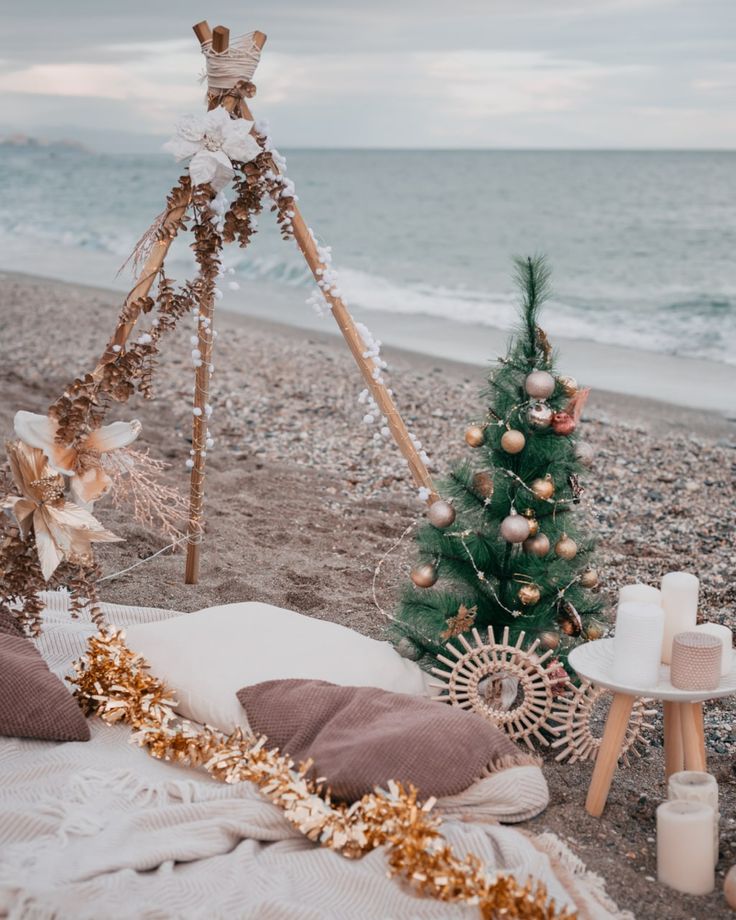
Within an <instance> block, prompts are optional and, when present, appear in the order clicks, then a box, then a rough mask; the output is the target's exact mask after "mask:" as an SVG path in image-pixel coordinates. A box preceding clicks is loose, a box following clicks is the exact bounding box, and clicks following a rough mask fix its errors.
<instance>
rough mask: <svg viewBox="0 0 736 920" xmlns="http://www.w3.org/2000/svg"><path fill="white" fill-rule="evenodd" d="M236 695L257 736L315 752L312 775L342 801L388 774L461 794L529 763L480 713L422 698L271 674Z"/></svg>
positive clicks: (440, 792)
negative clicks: (497, 771) (496, 772)
mask: <svg viewBox="0 0 736 920" xmlns="http://www.w3.org/2000/svg"><path fill="white" fill-rule="evenodd" d="M237 696H238V699H239V700H240V703H241V705H242V706H243V707H244V709H245V712H246V715H247V717H248V721H249V723H250V726H251V728H252V730H253V731H254V732H255V733H256V734H257V735H261V734H263V735H266V737H267V738H268V742H269V746H270V747H271V746H275V747H278V748H279V749H280V750H281V751H283V752H285V753H287V754H289V756H290V757H291V758H292V759H293V760H294V762H295V763H299V762H301V761H306V760H307V759H308V758H310V757H311V758H313V760H314V766H313V767H312V769H311V771H310V776H311V777H312V778H317V777H324V778H325V779H326V782H327V785H328V786H329V787H330V788H331V789H332V794H333V797H334V798H335V799H336V800H340V801H344V802H354V801H356V800H357V799H359V798H360V797H361V796H363V795H365V794H366V793H369V792H372V791H373V789H374V788H375V787H376V786H380V787H383V788H385V786H386V783H387V782H388V781H389V780H390V779H394V780H397V781H398V782H401V783H404V784H408V783H412V784H413V785H414V786H416V787H417V789H418V790H419V792H420V794H421V795H422V797H423V798H428V797H430V796H437V797H438V798H439V797H441V796H446V795H456V794H458V793H460V792H463V791H464V790H465V789H467V788H468V786H470V785H471V784H472V783H473V782H474V781H475V780H476V779H478V778H479V777H480V776H482V775H483V774H484V773H486V772H488V771H489V770H492V769H494V768H498V767H500V766H503V767H505V766H511V765H513V764H514V763H528V761H529V757H528V755H524V754H521V752H520V751H519V750H518V748H517V747H516V745H515V744H514V743H513V742H512V741H510V740H509V738H508V737H507V736H506V735H505V734H504V733H503V732H502V731H501V730H500V729H498V728H496V727H495V726H494V725H491V724H490V723H489V722H486V721H485V719H483V718H481V717H480V716H478V715H476V714H475V713H470V712H466V711H465V710H462V709H457V708H455V707H451V706H446V705H443V704H441V703H436V702H432V701H431V700H428V699H425V698H423V697H419V696H408V695H406V694H403V693H389V692H388V691H386V690H378V689H375V688H373V687H338V686H336V685H335V684H329V683H327V682H325V681H320V680H269V681H265V682H263V683H260V684H253V685H252V686H250V687H244V688H243V689H242V690H239V691H238V694H237Z"/></svg>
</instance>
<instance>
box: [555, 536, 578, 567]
mask: <svg viewBox="0 0 736 920" xmlns="http://www.w3.org/2000/svg"><path fill="white" fill-rule="evenodd" d="M577 552H578V545H577V543H576V542H575V541H574V540H572V539H570V537H568V535H567V534H566V533H563V534H562V536H561V537H560V539H559V540H558V541H557V543H555V553H556V554H557V555H558V556H559V557H560V559H567V560H568V561H569V560H570V559H574V558H575V556H576V555H577Z"/></svg>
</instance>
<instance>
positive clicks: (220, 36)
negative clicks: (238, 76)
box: [212, 26, 230, 54]
mask: <svg viewBox="0 0 736 920" xmlns="http://www.w3.org/2000/svg"><path fill="white" fill-rule="evenodd" d="M229 46H230V29H228V28H226V27H225V26H215V28H214V29H213V30H212V50H213V51H216V52H217V53H218V54H222V53H223V51H227V49H228V47H229Z"/></svg>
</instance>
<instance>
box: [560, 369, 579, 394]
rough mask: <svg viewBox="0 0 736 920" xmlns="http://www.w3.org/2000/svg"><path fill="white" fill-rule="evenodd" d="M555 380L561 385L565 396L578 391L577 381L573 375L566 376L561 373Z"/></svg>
mask: <svg viewBox="0 0 736 920" xmlns="http://www.w3.org/2000/svg"><path fill="white" fill-rule="evenodd" d="M557 382H558V383H559V385H560V386H561V387H562V392H563V393H564V394H565V396H574V395H575V394H576V393H577V391H578V382H577V380H576V379H575V378H574V377H568V376H567V375H566V374H563V375H562V376H561V377H558V378H557Z"/></svg>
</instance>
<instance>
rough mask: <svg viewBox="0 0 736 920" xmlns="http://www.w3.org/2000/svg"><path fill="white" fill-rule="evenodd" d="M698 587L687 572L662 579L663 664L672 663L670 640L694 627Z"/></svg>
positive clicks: (674, 573) (696, 615) (673, 573)
mask: <svg viewBox="0 0 736 920" xmlns="http://www.w3.org/2000/svg"><path fill="white" fill-rule="evenodd" d="M699 585H700V582H699V581H698V579H697V578H696V577H695V576H694V575H691V574H690V573H689V572H669V573H668V574H667V575H665V576H664V578H663V579H662V609H663V610H664V637H663V639H662V661H663V662H664V663H665V664H669V663H670V662H671V661H672V640H673V639H674V638H675V636H676V635H677V633H681V632H690V631H691V630H692V629H694V627H695V623H696V621H697V618H698V587H699Z"/></svg>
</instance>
